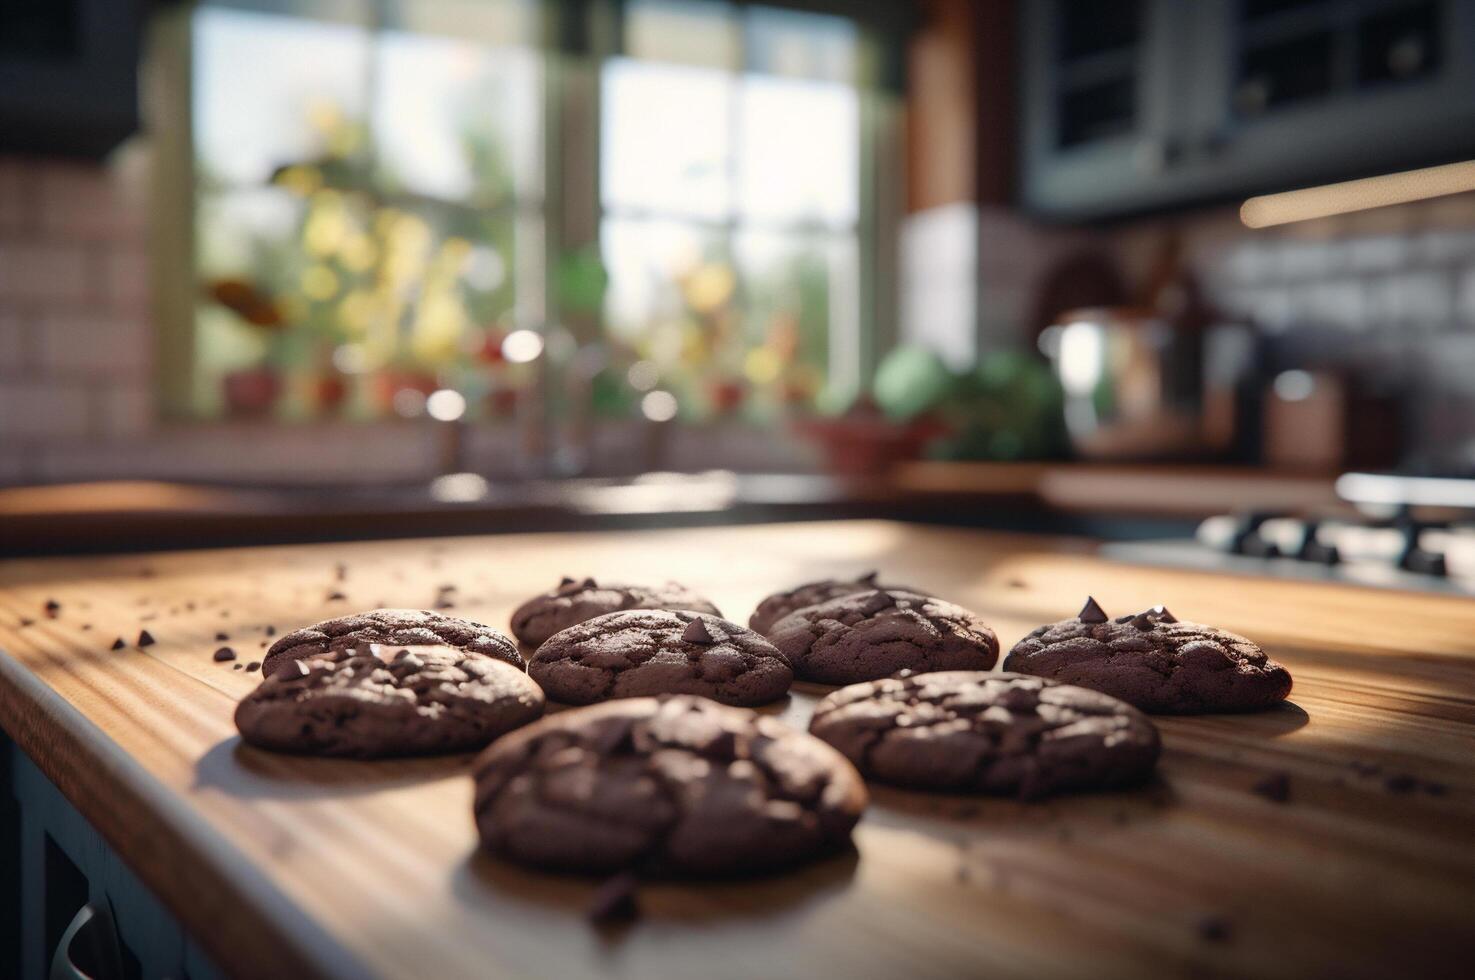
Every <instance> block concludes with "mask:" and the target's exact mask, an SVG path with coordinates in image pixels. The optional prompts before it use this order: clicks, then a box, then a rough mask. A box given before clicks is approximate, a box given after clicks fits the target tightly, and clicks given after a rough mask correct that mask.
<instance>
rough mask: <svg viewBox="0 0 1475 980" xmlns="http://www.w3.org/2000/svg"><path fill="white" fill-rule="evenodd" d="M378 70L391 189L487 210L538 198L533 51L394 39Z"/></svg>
mask: <svg viewBox="0 0 1475 980" xmlns="http://www.w3.org/2000/svg"><path fill="white" fill-rule="evenodd" d="M378 70H379V77H378V80H377V82H378V84H377V86H376V89H375V101H374V111H373V119H372V123H373V130H374V146H375V148H376V150H377V154H378V161H377V162H378V167H379V179H380V181H381V182H382V184H383V185H384V186H385V187H387V188H389V189H391V190H407V191H410V192H413V193H416V194H424V195H428V196H431V197H439V198H443V199H446V200H458V201H465V202H468V203H475V204H477V205H478V206H482V207H495V206H497V205H499V204H504V203H506V202H507V201H509V200H510V199H511V198H512V197H513V196H517V197H523V198H527V197H531V196H536V195H537V194H538V193H539V192H540V191H541V183H542V180H541V159H542V130H541V127H540V126H539V125H538V116H539V84H540V80H539V77H538V76H539V72H538V63H537V56H536V55H535V54H534V52H532V51H530V50H526V49H519V48H511V47H506V48H488V47H484V46H482V45H479V44H474V43H472V42H469V41H463V40H457V39H453V38H445V37H429V36H424V35H417V34H405V33H400V32H397V31H388V32H385V33H383V34H381V35H380V36H379V42H378Z"/></svg>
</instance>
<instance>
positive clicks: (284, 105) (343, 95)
mask: <svg viewBox="0 0 1475 980" xmlns="http://www.w3.org/2000/svg"><path fill="white" fill-rule="evenodd" d="M369 39H370V35H369V34H368V32H367V31H365V30H364V29H362V28H360V27H355V26H353V25H349V24H342V23H327V22H320V21H312V20H304V19H301V18H296V17H284V16H278V15H274V14H259V13H252V12H248V11H239V10H225V9H218V8H209V7H207V8H204V9H201V10H199V11H198V12H196V14H195V17H194V45H195V47H194V52H195V53H194V59H195V68H194V123H195V144H196V154H197V157H198V160H199V167H200V175H201V179H202V180H204V181H206V182H227V183H265V182H266V181H267V180H268V179H269V178H270V177H271V175H272V173H273V172H274V171H275V170H276V169H277V168H279V167H282V166H285V165H288V164H292V163H298V162H303V161H322V160H324V159H326V158H334V159H340V160H356V159H357V158H359V157H360V156H361V154H362V151H363V128H362V124H363V120H364V115H365V106H366V93H365V79H366V77H367V73H368V69H369V56H370V40H369Z"/></svg>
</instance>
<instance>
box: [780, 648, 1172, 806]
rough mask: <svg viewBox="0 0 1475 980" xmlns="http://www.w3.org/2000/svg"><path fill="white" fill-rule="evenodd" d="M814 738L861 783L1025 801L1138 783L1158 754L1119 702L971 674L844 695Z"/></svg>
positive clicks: (820, 708)
mask: <svg viewBox="0 0 1475 980" xmlns="http://www.w3.org/2000/svg"><path fill="white" fill-rule="evenodd" d="M809 731H810V732H811V733H812V734H813V735H815V736H817V737H818V738H822V739H824V740H825V741H826V742H829V743H830V744H831V745H833V746H834V747H835V748H837V749H839V750H840V752H841V753H842V754H843V755H844V756H845V757H846V758H847V759H849V760H850V761H851V762H853V763H855V766H856V768H857V769H859V770H860V771H861V773H862V775H864V776H865V777H866V778H868V779H876V780H879V781H881V782H885V783H895V784H897V785H899V786H907V787H911V788H914V789H927V790H944V791H952V792H966V793H990V794H996V795H1005V796H1018V797H1021V798H1024V799H1038V798H1040V797H1043V796H1049V795H1051V794H1052V793H1060V792H1069V791H1074V790H1090V789H1111V788H1115V787H1120V786H1129V785H1132V784H1135V783H1138V782H1141V781H1142V780H1143V779H1145V778H1146V777H1147V776H1148V774H1150V773H1151V772H1152V767H1153V766H1154V765H1155V764H1156V762H1157V757H1158V751H1159V748H1160V742H1159V739H1158V733H1157V729H1156V728H1155V727H1153V724H1152V722H1151V721H1149V720H1148V719H1147V716H1146V715H1144V714H1143V713H1142V712H1140V711H1138V710H1137V709H1136V708H1134V707H1132V706H1131V705H1129V704H1125V703H1123V702H1121V701H1118V700H1117V699H1116V698H1113V697H1109V696H1107V695H1105V694H1102V693H1100V692H1099V691H1088V690H1086V689H1085V688H1082V687H1070V686H1068V685H1065V684H1056V683H1055V682H1054V681H1048V680H1045V679H1044V678H1042V677H1030V676H1027V675H1025V674H994V673H986V672H984V671H972V670H949V671H941V672H938V673H935V674H918V675H916V676H913V677H906V678H888V679H886V680H880V681H871V682H869V683H865V684H852V685H851V686H850V687H842V688H841V689H840V690H838V691H834V692H832V693H831V694H829V695H828V696H827V697H826V698H825V699H824V700H822V701H820V703H819V704H818V705H817V706H816V707H815V709H814V717H813V718H812V719H811V721H810V723H809Z"/></svg>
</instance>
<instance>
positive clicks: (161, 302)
mask: <svg viewBox="0 0 1475 980" xmlns="http://www.w3.org/2000/svg"><path fill="white" fill-rule="evenodd" d="M728 2H730V3H731V4H732V5H733V6H735V7H738V8H744V7H752V6H762V7H774V8H782V9H790V10H798V11H807V12H817V13H827V14H834V15H839V16H843V17H846V18H847V19H849V20H851V21H852V22H853V23H855V24H856V26H857V30H858V41H859V44H858V47H859V53H860V58H859V65H858V72H857V79H856V82H855V84H856V89H857V93H858V96H859V100H860V106H859V111H860V125H859V137H860V141H861V145H860V147H859V169H860V173H859V174H858V190H859V195H860V200H859V202H858V212H857V220H856V222H855V226H854V229H853V231H852V230H851V229H850V228H849V227H848V226H846V227H844V228H839V227H838V226H834V225H828V224H824V223H822V222H821V223H815V224H813V225H809V224H807V223H805V224H798V225H793V224H785V225H775V224H770V223H754V222H747V223H745V222H743V221H742V220H740V219H739V218H737V216H736V215H734V216H733V217H732V218H729V219H727V220H725V221H723V222H720V224H721V225H722V226H724V227H723V234H725V235H728V236H731V235H732V234H733V232H734V231H735V230H737V229H740V228H742V227H748V228H752V229H761V230H774V229H780V228H781V229H782V231H783V233H785V234H797V235H809V234H811V233H820V234H823V235H832V236H834V235H837V234H841V233H844V234H854V236H855V241H856V244H857V249H858V278H859V289H860V296H858V297H857V300H858V303H859V322H858V324H857V327H856V329H857V337H856V338H855V342H856V344H857V347H858V363H857V364H856V366H855V367H856V371H857V375H856V379H855V383H856V385H857V391H858V392H859V391H861V390H864V389H865V387H866V386H867V385H868V383H869V379H870V376H871V374H872V372H873V371H874V367H875V362H876V357H877V353H878V352H879V351H881V350H885V349H886V348H887V347H889V346H890V345H891V344H892V343H894V342H895V339H896V337H897V319H898V315H899V311H898V303H897V279H898V275H899V270H898V268H897V254H896V248H897V237H898V236H897V234H896V232H897V231H898V229H899V225H900V218H901V214H902V194H903V184H904V181H903V179H902V178H903V176H904V175H903V172H902V167H903V161H904V154H903V147H902V146H901V142H900V140H901V134H902V124H903V119H902V113H903V106H902V99H901V89H902V77H901V64H902V53H903V52H902V48H903V44H902V41H901V39H900V38H901V37H902V36H903V35H904V33H905V30H906V29H907V28H908V27H909V26H910V24H911V23H912V22H913V20H912V17H911V16H910V15H906V14H903V15H898V12H897V11H896V10H894V9H891V8H894V5H889V4H885V3H879V4H869V3H860V4H851V3H843V2H840V0H765V2H763V3H752V2H750V0H728ZM326 3H327V4H328V5H331V4H332V3H333V0H326ZM227 5H235V6H241V7H247V8H250V9H265V10H271V9H273V8H281V9H282V11H283V12H290V11H291V9H292V0H247V2H242V3H237V4H230V3H229V0H227ZM624 6H625V3H624V0H566V2H557V0H534V19H535V23H536V27H535V33H536V39H535V45H536V50H537V52H538V55H539V58H540V62H541V65H540V75H541V97H542V138H543V147H542V155H541V160H542V168H543V181H542V196H541V202H540V206H539V203H538V202H529V201H526V200H524V199H522V198H519V197H515V198H513V199H512V200H510V201H509V202H507V204H505V205H503V207H502V208H501V209H499V210H507V211H509V212H511V213H512V214H513V215H515V216H520V215H522V214H523V213H524V212H525V210H526V209H528V208H532V209H533V210H535V211H537V212H538V213H539V214H540V215H541V221H542V228H543V236H542V237H543V256H542V262H541V276H540V278H541V280H542V288H541V295H540V296H538V297H537V298H536V300H533V298H531V297H529V298H528V299H529V300H530V301H532V302H533V303H534V304H535V305H534V307H533V308H535V309H536V308H537V307H539V306H540V307H541V322H540V323H539V324H537V327H538V329H540V330H544V329H546V328H547V327H548V326H549V325H552V324H559V325H562V326H563V327H565V328H566V329H568V330H569V331H570V333H571V334H572V335H573V337H574V338H575V340H577V341H579V342H592V341H596V340H600V339H602V329H601V324H600V318H598V317H595V318H590V317H587V316H581V315H579V314H578V313H577V312H574V311H567V310H563V309H561V308H560V303H559V297H558V295H557V292H556V288H555V286H556V283H555V278H556V277H555V276H554V275H552V274H551V272H552V270H554V269H555V268H556V266H557V262H558V260H559V257H560V256H561V255H565V254H569V253H571V252H575V251H578V250H588V249H593V250H595V251H596V253H597V252H598V250H599V249H600V226H601V221H602V219H603V217H604V214H605V212H606V208H605V206H604V202H603V201H602V199H601V187H600V174H599V165H600V152H601V149H602V147H601V138H600V131H599V130H600V118H601V116H600V113H601V110H602V102H601V94H602V93H601V91H600V86H601V76H602V70H603V66H604V64H605V61H606V60H607V59H608V58H610V57H615V56H620V55H621V54H623V51H622V49H623V33H624V32H623V29H622V19H623V8H624ZM857 8H859V9H857ZM195 9H196V8H195V6H193V5H181V6H179V7H174V8H170V9H165V10H162V11H160V12H158V13H157V14H156V15H155V17H154V18H153V22H152V23H151V24H150V26H149V32H148V34H149V36H148V50H147V57H146V73H145V82H144V86H143V93H144V94H143V99H144V104H145V115H146V118H149V119H159V120H168V121H169V125H164V126H156V127H154V128H153V134H154V140H155V152H156V158H155V167H154V193H153V200H154V205H155V214H156V216H157V218H158V227H157V228H156V230H155V232H154V235H153V238H154V241H153V243H152V252H153V255H154V257H155V262H154V264H153V269H152V276H151V280H152V281H151V284H152V286H153V288H154V295H155V297H156V299H155V305H156V310H157V313H158V319H159V323H160V330H159V343H158V344H157V348H158V349H157V360H156V363H157V365H158V385H157V388H158V392H159V396H160V397H159V407H160V412H161V416H162V418H163V419H164V421H166V422H168V423H186V424H196V425H211V424H220V423H221V422H224V421H226V420H224V419H210V418H203V417H201V416H200V415H199V414H198V412H197V410H196V404H195V395H194V385H195V377H194V375H195V332H196V321H195V316H196V314H195V307H196V301H195V296H196V291H197V283H198V277H197V264H196V236H195V216H196V210H197V204H196V197H197V192H198V190H199V188H198V184H197V179H198V175H197V173H196V167H195V153H196V150H195V130H194V121H193V114H192V106H193V96H194V50H193V42H192V30H193V14H194V12H195ZM743 44H744V45H746V38H744V39H743ZM744 64H745V65H746V64H747V59H746V56H745V58H744ZM741 71H742V70H741V69H739V70H738V71H737V72H736V74H741ZM248 186H256V185H248ZM435 201H436V204H437V205H438V206H447V207H455V206H456V202H451V201H441V200H440V199H435ZM616 213H618V212H616ZM680 220H682V221H686V222H692V221H693V219H689V218H686V217H684V216H683V217H681V218H680ZM181 269H183V270H188V274H187V275H184V276H181V275H178V274H177V270H181ZM524 302H525V300H524V298H523V297H522V296H520V295H519V296H517V297H516V298H515V299H514V306H515V308H516V309H518V310H519V314H518V315H519V317H521V316H522V314H521V310H522V309H523V308H524ZM549 360H550V359H549V358H540V359H539V365H540V378H539V380H538V385H539V387H540V388H541V389H542V390H543V391H545V392H546V391H548V390H550V386H552V385H554V384H557V383H558V379H557V378H555V377H553V376H552V375H551V365H550V364H549V363H548V362H549ZM539 415H541V416H543V417H544V419H545V422H544V424H547V422H546V415H547V413H539ZM396 421H397V420H393V419H379V420H365V421H361V422H355V423H354V424H355V425H358V426H373V425H376V424H380V425H382V424H394V423H395V422H396ZM492 424H495V423H492ZM545 444H546V442H545Z"/></svg>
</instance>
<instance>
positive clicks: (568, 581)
mask: <svg viewBox="0 0 1475 980" xmlns="http://www.w3.org/2000/svg"><path fill="white" fill-rule="evenodd" d="M558 584H559V585H573V584H574V580H573V579H571V578H569V577H568V576H567V575H565V576H564V577H563V578H561V579H559V580H558Z"/></svg>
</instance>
